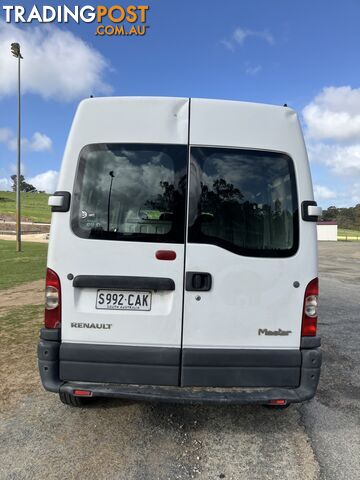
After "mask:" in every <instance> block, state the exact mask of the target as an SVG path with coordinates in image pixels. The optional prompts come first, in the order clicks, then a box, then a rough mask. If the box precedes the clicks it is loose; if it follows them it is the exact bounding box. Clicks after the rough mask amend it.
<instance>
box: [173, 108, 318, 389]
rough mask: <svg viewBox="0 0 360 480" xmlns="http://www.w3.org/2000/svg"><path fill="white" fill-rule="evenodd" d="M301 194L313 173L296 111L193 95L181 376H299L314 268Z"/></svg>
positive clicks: (257, 382) (218, 381)
mask: <svg viewBox="0 0 360 480" xmlns="http://www.w3.org/2000/svg"><path fill="white" fill-rule="evenodd" d="M303 195H304V196H305V198H306V199H307V198H310V199H311V198H312V191H311V181H310V174H309V170H308V162H307V157H306V152H305V148H304V142H303V139H302V134H301V130H300V127H299V124H298V121H297V118H296V114H295V113H294V112H293V111H291V110H290V109H286V108H279V107H271V106H270V107H269V106H262V105H252V104H244V103H240V102H222V101H208V100H196V99H194V100H192V101H191V122H190V189H189V214H188V239H187V246H186V268H185V271H186V273H185V275H186V276H185V297H184V327H183V356H182V385H184V386H188V385H202V386H247V387H252V386H253V387H256V386H262V387H264V386H289V387H290V386H296V385H297V384H298V383H299V374H300V351H299V345H300V335H301V333H300V331H301V318H302V308H303V301H304V291H305V287H306V285H307V283H308V282H309V281H310V280H311V279H312V278H314V276H316V274H315V271H314V270H315V269H316V240H315V237H314V233H313V231H312V230H311V232H310V230H309V231H307V230H306V228H308V226H303V225H302V226H301V229H300V219H299V198H301V197H302V196H303ZM303 198H304V197H303ZM311 227H313V225H312V226H311ZM304 232H305V234H304ZM303 234H304V237H303ZM306 235H308V237H306ZM296 286H298V287H299V288H295V287H296ZM279 367H280V368H279ZM281 367H282V368H281Z"/></svg>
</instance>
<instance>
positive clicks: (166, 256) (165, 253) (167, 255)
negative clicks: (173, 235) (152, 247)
mask: <svg viewBox="0 0 360 480" xmlns="http://www.w3.org/2000/svg"><path fill="white" fill-rule="evenodd" d="M155 257H156V258H157V259H158V260H175V258H176V252H174V250H158V251H157V252H156V253H155Z"/></svg>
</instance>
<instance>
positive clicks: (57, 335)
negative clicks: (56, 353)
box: [40, 328, 61, 342]
mask: <svg viewBox="0 0 360 480" xmlns="http://www.w3.org/2000/svg"><path fill="white" fill-rule="evenodd" d="M40 338H41V339H42V340H50V341H52V342H60V340H61V329H60V328H41V329H40Z"/></svg>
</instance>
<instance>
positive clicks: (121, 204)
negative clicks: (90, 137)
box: [71, 144, 188, 243]
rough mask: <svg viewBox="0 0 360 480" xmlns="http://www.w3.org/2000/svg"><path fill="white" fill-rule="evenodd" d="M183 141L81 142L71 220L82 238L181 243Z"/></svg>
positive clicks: (184, 186)
mask: <svg viewBox="0 0 360 480" xmlns="http://www.w3.org/2000/svg"><path fill="white" fill-rule="evenodd" d="M187 152H188V148H187V146H183V145H155V144H149V145H144V144H97V145H89V146H87V147H85V148H84V149H83V150H82V152H81V154H80V159H79V164H78V171H77V175H76V181H75V187H74V198H73V202H72V210H71V225H72V229H73V231H74V232H75V234H76V235H78V236H80V237H82V238H96V239H105V240H127V241H147V242H172V243H183V242H184V219H185V191H186V183H187Z"/></svg>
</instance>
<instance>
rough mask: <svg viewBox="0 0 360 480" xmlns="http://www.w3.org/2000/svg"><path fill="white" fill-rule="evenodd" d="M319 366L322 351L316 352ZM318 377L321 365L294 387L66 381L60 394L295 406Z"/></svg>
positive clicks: (305, 353)
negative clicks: (79, 392)
mask: <svg viewBox="0 0 360 480" xmlns="http://www.w3.org/2000/svg"><path fill="white" fill-rule="evenodd" d="M309 352H311V350H304V351H303V352H302V357H303V363H304V364H307V363H308V358H307V357H308V356H309ZM314 357H316V358H317V363H318V364H319V365H320V364H321V351H320V350H319V349H315V350H314V351H313V353H312V359H313V358H314ZM319 378H320V366H319V367H316V368H306V367H303V368H302V369H301V381H300V385H299V386H298V387H297V388H256V389H255V388H253V389H251V388H202V387H164V386H149V385H115V384H113V385H110V384H102V383H86V382H78V383H76V382H66V383H64V384H63V385H61V386H60V391H61V392H67V393H69V394H73V392H74V390H77V389H82V390H90V391H91V392H92V396H93V397H112V398H123V399H131V400H144V401H154V402H172V403H186V404H236V405H239V404H254V403H257V404H266V403H268V402H269V401H270V400H276V399H281V400H285V401H286V402H288V403H298V402H303V401H305V400H310V399H311V398H313V396H314V395H315V392H316V388H317V385H318V383H319Z"/></svg>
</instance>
